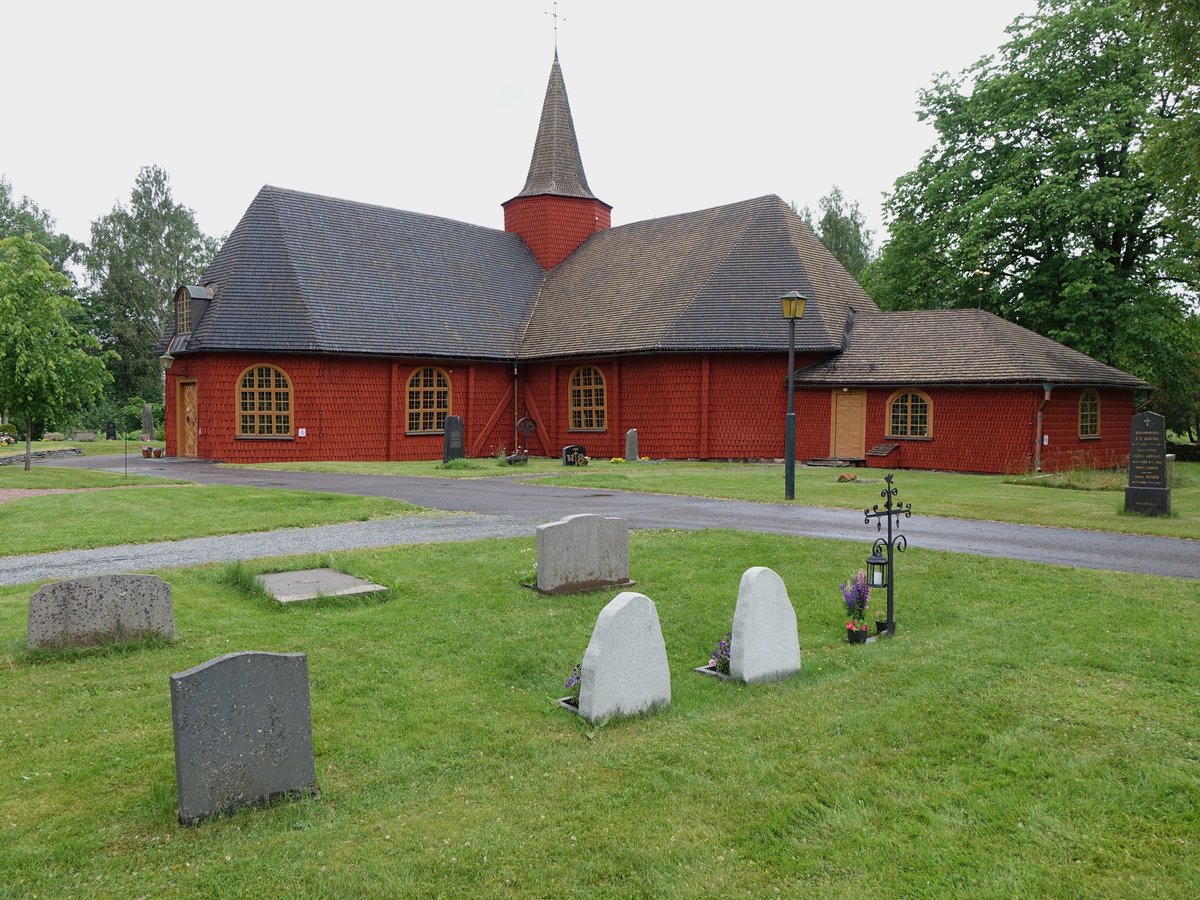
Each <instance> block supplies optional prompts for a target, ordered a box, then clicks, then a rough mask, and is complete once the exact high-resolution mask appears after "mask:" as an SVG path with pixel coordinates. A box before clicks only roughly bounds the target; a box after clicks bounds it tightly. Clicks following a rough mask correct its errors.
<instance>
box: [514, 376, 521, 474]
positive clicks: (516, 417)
mask: <svg viewBox="0 0 1200 900" xmlns="http://www.w3.org/2000/svg"><path fill="white" fill-rule="evenodd" d="M519 394H520V390H519V388H518V383H517V364H516V363H513V430H512V433H513V449H512V452H513V453H520V452H521V448H520V446H519V444H520V442H521V439H520V438H519V437H517V422H519V421H520V420H521V413H520V411H519V410H520V407H519V403H518V395H519Z"/></svg>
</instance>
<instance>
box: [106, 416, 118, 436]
mask: <svg viewBox="0 0 1200 900" xmlns="http://www.w3.org/2000/svg"><path fill="white" fill-rule="evenodd" d="M104 439H105V440H108V441H115V440H116V439H117V423H116V422H114V421H113V420H112V419H109V420H108V421H107V422H105V423H104Z"/></svg>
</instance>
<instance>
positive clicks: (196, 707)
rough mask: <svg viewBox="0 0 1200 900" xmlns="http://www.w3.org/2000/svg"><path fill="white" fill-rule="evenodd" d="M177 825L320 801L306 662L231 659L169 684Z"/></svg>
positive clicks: (274, 656)
mask: <svg viewBox="0 0 1200 900" xmlns="http://www.w3.org/2000/svg"><path fill="white" fill-rule="evenodd" d="M171 725H172V731H173V734H174V740H175V780H176V784H177V785H178V788H179V821H180V822H181V823H182V824H184V825H196V824H198V823H199V822H202V821H203V820H205V819H207V818H208V817H210V816H214V815H217V814H219V813H223V812H230V811H232V810H234V809H237V808H238V807H240V806H247V805H253V804H259V803H265V802H266V801H268V800H270V799H272V798H275V797H281V796H289V795H311V794H316V793H317V775H316V769H315V766H314V763H313V741H312V713H311V710H310V706H309V693H308V659H307V657H306V656H305V655H304V654H303V653H262V652H257V651H249V650H247V651H242V652H240V653H227V654H225V655H224V656H218V657H216V658H215V659H210V660H209V661H208V662H205V663H201V664H200V665H198V666H196V667H194V668H191V669H188V670H187V671H186V672H179V673H177V674H175V675H172V676H171Z"/></svg>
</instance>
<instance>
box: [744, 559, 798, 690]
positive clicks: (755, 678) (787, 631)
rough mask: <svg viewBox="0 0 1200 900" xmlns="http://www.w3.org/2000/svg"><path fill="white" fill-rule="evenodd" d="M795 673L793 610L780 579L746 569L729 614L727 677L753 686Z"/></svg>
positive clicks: (763, 569) (760, 568)
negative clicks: (730, 631) (731, 631)
mask: <svg viewBox="0 0 1200 900" xmlns="http://www.w3.org/2000/svg"><path fill="white" fill-rule="evenodd" d="M799 671H800V638H799V636H798V634H797V632H796V611H795V610H794V609H792V602H791V601H790V600H789V599H788V593H787V588H786V587H785V586H784V584H783V579H782V578H780V577H779V576H778V575H777V574H776V573H775V572H774V571H772V570H771V569H768V568H766V567H765V566H755V567H753V568H751V569H747V570H746V571H745V573H744V574H743V575H742V583H741V585H739V587H738V599H737V606H736V607H735V608H734V611H733V638H732V640H731V641H730V643H729V674H730V676H731V677H732V678H733V679H734V680H735V681H744V682H746V683H747V684H754V683H756V682H760V681H775V680H777V679H780V678H787V677H788V676H789V675H795V674H796V673H797V672H799Z"/></svg>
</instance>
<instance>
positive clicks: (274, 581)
mask: <svg viewBox="0 0 1200 900" xmlns="http://www.w3.org/2000/svg"><path fill="white" fill-rule="evenodd" d="M254 580H255V581H257V582H258V583H259V584H261V585H262V587H263V590H264V591H266V592H267V593H268V594H270V595H271V596H272V597H274V598H275V600H276V602H278V603H298V602H300V601H303V600H316V599H317V598H318V597H349V596H353V595H355V594H374V593H378V592H380V591H386V590H387V588H386V587H384V586H383V585H382V584H375V583H374V582H371V581H365V580H363V579H362V578H355V577H354V576H353V575H347V574H346V573H345V572H338V571H336V570H335V569H293V570H292V571H290V572H273V573H270V574H267V575H255V576H254Z"/></svg>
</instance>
